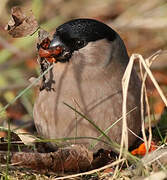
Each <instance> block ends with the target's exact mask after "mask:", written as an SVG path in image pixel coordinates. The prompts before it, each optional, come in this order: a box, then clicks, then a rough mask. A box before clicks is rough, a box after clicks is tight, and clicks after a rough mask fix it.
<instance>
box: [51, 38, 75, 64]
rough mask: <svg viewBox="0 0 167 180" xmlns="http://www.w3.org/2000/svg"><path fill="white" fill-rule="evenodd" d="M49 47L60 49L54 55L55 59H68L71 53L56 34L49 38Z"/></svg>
mask: <svg viewBox="0 0 167 180" xmlns="http://www.w3.org/2000/svg"><path fill="white" fill-rule="evenodd" d="M49 49H52V50H54V49H61V53H60V54H58V55H56V57H55V58H56V60H57V61H68V60H69V59H70V57H71V54H72V53H71V51H70V49H69V48H68V47H67V46H66V45H65V44H64V43H63V42H62V41H61V40H60V38H59V37H58V36H55V37H54V38H53V39H52V40H51V42H50V45H49Z"/></svg>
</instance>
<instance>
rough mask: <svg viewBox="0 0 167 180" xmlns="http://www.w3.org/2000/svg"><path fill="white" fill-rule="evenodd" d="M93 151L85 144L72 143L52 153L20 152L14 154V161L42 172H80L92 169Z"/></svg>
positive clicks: (12, 159)
mask: <svg viewBox="0 0 167 180" xmlns="http://www.w3.org/2000/svg"><path fill="white" fill-rule="evenodd" d="M92 160H93V153H92V152H90V151H88V150H87V149H86V147H85V146H83V145H72V146H70V147H66V148H61V149H58V151H56V152H50V153H25V152H19V153H14V154H13V155H12V158H11V161H12V163H17V164H18V165H19V166H22V167H27V168H31V169H34V170H39V171H42V172H48V171H52V172H79V171H86V170H88V169H90V167H91V162H92Z"/></svg>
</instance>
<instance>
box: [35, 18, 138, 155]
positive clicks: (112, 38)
mask: <svg viewBox="0 0 167 180" xmlns="http://www.w3.org/2000/svg"><path fill="white" fill-rule="evenodd" d="M56 48H59V49H60V48H61V49H62V51H61V52H60V53H59V55H57V56H56V57H55V58H56V63H54V65H53V68H52V69H51V74H50V76H48V79H49V80H50V82H51V83H50V84H51V86H52V88H48V89H47V88H44V89H43V90H41V91H39V93H38V95H37V97H36V100H35V103H34V108H33V116H34V122H35V126H36V129H37V132H38V134H39V135H40V136H42V137H44V138H47V139H48V138H49V139H58V138H68V137H73V138H72V139H73V140H72V141H70V142H71V143H81V144H84V145H85V146H86V147H90V145H92V144H93V143H94V142H95V141H94V140H92V139H89V138H86V137H93V138H98V137H99V136H101V133H100V132H99V131H98V130H97V128H95V127H94V126H93V125H92V124H90V123H89V122H88V121H87V120H86V119H85V118H84V117H83V116H81V115H80V114H78V113H77V112H80V113H81V114H83V115H84V116H85V117H86V118H87V119H89V120H91V121H93V122H94V123H95V124H96V125H97V126H98V127H99V128H100V129H101V130H103V131H104V132H106V134H107V136H108V137H109V138H110V139H111V140H112V141H113V142H116V143H118V144H120V143H121V135H122V120H121V117H122V103H123V100H122V84H121V82H122V77H123V74H124V72H125V69H126V67H127V65H128V62H129V56H128V53H127V49H126V47H125V44H124V42H123V40H122V39H121V37H120V36H119V34H118V33H117V32H116V31H115V30H113V29H112V28H111V27H110V26H108V25H107V24H105V23H103V22H100V21H98V20H96V19H88V18H79V19H72V20H70V21H68V22H65V23H64V24H62V25H60V26H58V27H57V28H56V31H55V33H54V35H53V38H52V39H51V42H50V44H49V49H51V50H54V49H56ZM49 80H48V81H49ZM47 84H49V83H47ZM46 86H47V85H46ZM140 88H141V81H140V78H139V77H138V75H137V72H136V70H135V69H134V68H133V70H132V73H131V78H130V83H129V89H128V98H127V112H129V111H131V110H132V109H133V111H132V112H130V113H129V114H128V115H127V125H128V129H130V131H131V132H130V131H128V146H129V147H131V146H132V145H133V144H134V143H135V141H136V140H137V135H139V134H140V131H141V116H140V97H141V93H140ZM67 105H69V106H70V107H73V109H75V110H76V111H74V110H72V109H71V108H69V106H67ZM112 126H113V127H112ZM109 127H111V128H110V129H109V130H108V131H106V130H107V128H109ZM132 132H133V133H132ZM76 137H82V138H76ZM84 137H85V138H84ZM102 139H103V140H104V141H105V142H106V139H105V137H102ZM55 147H56V146H55ZM91 148H92V151H94V152H96V151H98V150H99V149H111V147H110V146H109V145H107V144H106V143H104V142H103V141H100V140H99V141H96V143H94V145H92V147H91Z"/></svg>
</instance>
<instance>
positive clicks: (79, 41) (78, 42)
mask: <svg viewBox="0 0 167 180" xmlns="http://www.w3.org/2000/svg"><path fill="white" fill-rule="evenodd" d="M84 46H85V42H84V41H83V40H77V41H75V48H76V49H80V48H82V47H84Z"/></svg>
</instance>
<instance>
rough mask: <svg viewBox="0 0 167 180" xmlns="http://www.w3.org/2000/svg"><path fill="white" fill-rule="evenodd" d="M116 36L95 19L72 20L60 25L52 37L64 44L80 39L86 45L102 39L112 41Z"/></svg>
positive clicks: (111, 30)
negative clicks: (57, 38)
mask: <svg viewBox="0 0 167 180" xmlns="http://www.w3.org/2000/svg"><path fill="white" fill-rule="evenodd" d="M116 34H117V33H116V32H115V31H114V30H113V29H112V28H110V27H109V26H107V25H106V24H104V23H102V22H99V21H97V20H95V19H74V20H71V21H68V22H66V23H64V24H62V25H60V26H59V27H58V28H57V29H56V32H55V34H54V36H53V37H56V36H59V37H60V38H61V39H62V40H63V41H65V42H68V41H69V40H72V39H81V40H84V41H86V42H87V43H88V42H91V41H96V40H100V39H103V38H105V39H108V40H109V41H113V40H114V39H115V37H116Z"/></svg>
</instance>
